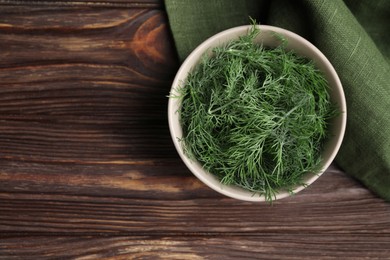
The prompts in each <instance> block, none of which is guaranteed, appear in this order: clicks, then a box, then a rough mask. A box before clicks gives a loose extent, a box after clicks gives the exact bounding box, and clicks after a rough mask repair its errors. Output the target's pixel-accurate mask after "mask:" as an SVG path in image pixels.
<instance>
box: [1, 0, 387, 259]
mask: <svg viewBox="0 0 390 260" xmlns="http://www.w3.org/2000/svg"><path fill="white" fill-rule="evenodd" d="M178 66H179V63H178V61H177V59H176V55H175V51H174V45H173V41H172V38H171V35H170V31H169V27H168V22H167V17H166V13H165V11H164V6H163V2H162V1H159V0H139V1H133V0H115V1H109V0H104V1H103V0H94V1H84V0H83V1H81V0H80V1H1V0H0V259H158V258H162V259H204V258H206V259H241V258H249V259H250V258H252V259H264V258H268V259H284V258H287V259H363V258H364V259H369V258H372V259H380V258H382V259H390V204H388V203H386V202H384V201H383V200H381V199H379V198H377V197H376V196H375V195H373V194H372V193H371V192H370V191H368V190H367V189H366V188H364V187H363V186H362V185H360V184H359V183H357V182H356V181H355V180H353V179H351V178H350V177H348V176H347V175H346V174H345V173H343V172H342V171H341V170H340V169H338V168H337V167H336V166H335V165H332V167H331V168H330V169H329V170H328V171H327V172H326V173H325V174H324V175H323V176H322V177H321V178H320V179H319V180H318V181H316V182H315V183H314V184H313V185H311V186H310V187H308V188H307V189H306V190H305V191H302V192H300V193H299V194H297V195H295V196H293V197H291V198H287V199H283V200H280V201H277V202H275V203H274V204H273V205H268V204H255V203H249V202H240V201H236V200H233V199H228V198H226V197H223V196H221V195H219V194H217V193H216V192H214V191H212V190H211V189H209V188H207V187H206V186H205V185H203V184H202V183H201V182H199V181H198V180H197V179H196V178H195V177H194V176H193V175H192V174H191V173H190V172H189V171H188V170H187V168H186V167H185V166H184V164H183V163H182V162H181V161H180V159H179V157H178V155H177V153H176V151H175V149H174V146H173V144H172V141H171V137H170V135H169V130H168V124H167V113H166V111H167V101H168V100H167V97H166V96H167V95H168V93H169V89H170V83H171V82H172V79H173V77H174V74H175V72H176V70H177V68H178Z"/></svg>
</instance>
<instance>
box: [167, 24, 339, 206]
mask: <svg viewBox="0 0 390 260" xmlns="http://www.w3.org/2000/svg"><path fill="white" fill-rule="evenodd" d="M250 28H251V26H250V25H248V26H240V27H235V28H232V29H229V30H226V31H223V32H221V33H219V34H216V35H215V36H213V37H211V38H209V39H208V40H206V41H205V42H203V43H202V44H201V45H199V46H198V47H197V48H196V49H195V50H194V51H193V52H192V53H191V54H190V55H189V56H188V58H187V59H186V60H185V61H184V63H183V64H182V66H181V67H180V69H179V71H178V72H177V74H176V77H175V79H174V81H173V84H172V89H171V94H175V90H176V89H177V87H178V86H180V84H182V82H184V81H185V79H186V77H187V75H188V73H189V72H190V71H191V70H192V69H193V68H194V67H195V66H196V65H197V64H198V63H199V62H200V60H201V57H202V56H203V55H204V53H207V52H211V50H212V49H213V48H214V47H217V46H221V45H224V44H225V43H226V42H229V41H231V40H234V39H237V38H238V37H239V36H241V35H245V34H247V32H248V30H249V29H250ZM277 34H278V35H283V37H284V38H285V39H286V40H287V45H286V49H287V50H294V51H295V52H296V53H297V54H299V55H301V56H304V57H307V58H309V59H311V60H313V61H314V63H315V65H316V67H317V68H318V69H320V70H321V71H322V72H323V74H324V75H325V77H326V79H327V80H328V83H329V85H330V96H331V100H332V102H333V103H334V104H336V105H337V106H338V108H339V110H340V111H341V113H340V115H339V116H337V117H336V118H334V119H333V120H332V121H331V122H330V128H329V131H330V134H331V137H330V138H329V139H328V140H327V142H326V143H325V146H324V151H323V154H322V163H321V170H320V171H319V172H318V173H315V174H313V173H308V174H306V175H305V176H304V179H303V181H304V183H306V186H307V185H309V184H311V183H312V182H314V181H315V180H316V179H317V178H318V177H319V176H320V175H321V174H322V173H323V172H324V171H325V170H326V169H327V168H328V167H329V165H330V164H331V162H332V161H333V159H334V158H335V156H336V154H337V151H338V150H339V148H340V145H341V142H342V139H343V137H344V132H345V126H346V103H345V97H344V92H343V88H342V86H341V82H340V80H339V78H338V76H337V73H336V71H335V70H334V68H333V66H332V65H331V63H330V62H329V61H328V59H327V58H326V57H325V56H324V55H323V54H322V53H321V52H320V51H319V50H318V49H317V48H316V47H315V46H314V45H312V44H311V43H310V42H308V41H307V40H305V39H304V38H302V37H300V36H299V35H297V34H295V33H292V32H290V31H287V30H284V29H281V28H278V27H273V26H266V25H260V34H259V35H258V37H257V38H256V40H255V41H256V43H259V44H263V45H264V46H267V47H271V48H272V47H276V46H278V45H280V44H281V41H280V37H278V35H277ZM179 109H180V100H179V99H177V98H170V99H169V104H168V120H169V128H170V132H171V136H172V139H173V142H174V145H175V147H176V150H177V151H178V153H179V155H180V157H181V158H182V160H183V161H184V163H185V164H186V166H187V167H188V168H189V169H190V170H191V172H192V173H193V174H194V175H195V176H196V177H198V178H199V179H200V180H201V181H202V182H203V183H205V184H206V185H207V186H209V187H210V188H212V189H214V190H216V191H217V192H220V193H222V194H224V195H226V196H229V197H232V198H235V199H239V200H245V201H265V198H264V197H263V196H260V195H258V194H254V193H253V192H251V191H247V190H244V189H242V188H240V187H237V186H228V185H223V184H221V183H220V180H219V179H218V178H216V177H215V176H214V175H213V174H211V173H209V172H207V171H205V170H204V169H203V168H202V165H201V164H200V163H198V162H196V161H193V160H191V159H189V158H188V157H187V156H186V155H185V154H184V152H183V147H182V143H180V141H179V139H180V138H181V137H182V135H183V132H182V128H181V126H180V122H179V113H178V110H179ZM306 186H297V187H295V188H294V189H293V192H294V193H296V192H299V191H301V190H302V189H304V188H305V187H306ZM289 195H291V194H290V193H289V192H288V191H284V190H280V191H279V192H278V194H277V195H276V198H275V199H281V198H284V197H287V196H289Z"/></svg>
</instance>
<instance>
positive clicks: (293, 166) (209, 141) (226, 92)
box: [179, 25, 336, 201]
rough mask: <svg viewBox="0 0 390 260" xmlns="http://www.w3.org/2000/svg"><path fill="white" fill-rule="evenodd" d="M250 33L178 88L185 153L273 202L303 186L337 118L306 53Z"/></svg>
mask: <svg viewBox="0 0 390 260" xmlns="http://www.w3.org/2000/svg"><path fill="white" fill-rule="evenodd" d="M259 33H260V31H259V29H258V27H256V26H255V25H253V26H252V27H251V29H250V30H249V31H248V34H247V35H245V36H242V37H240V38H239V39H237V40H234V41H231V42H230V43H228V44H227V45H225V46H223V47H217V48H214V49H213V50H212V55H209V56H205V57H203V60H202V62H200V63H199V64H198V65H197V66H196V67H195V68H194V70H193V71H192V72H191V73H190V74H189V75H188V78H187V79H186V81H185V82H183V85H182V86H180V88H179V94H180V95H179V97H180V98H181V99H182V103H181V108H180V111H179V113H180V123H181V125H182V129H183V138H182V142H183V147H184V149H185V153H186V154H187V155H188V156H190V157H191V158H193V159H196V160H197V161H199V162H200V163H201V164H202V165H203V167H204V169H206V170H207V171H209V172H210V173H212V174H214V175H216V176H217V177H218V178H219V179H220V180H221V182H222V183H223V184H227V185H237V186H240V187H242V188H244V189H247V190H249V191H252V192H254V193H258V194H260V195H263V196H264V197H265V198H266V200H268V201H272V200H273V199H274V198H275V195H276V194H277V192H278V190H280V189H285V190H290V191H291V190H292V189H293V187H294V186H296V185H304V183H303V180H302V177H303V175H304V174H306V173H310V172H315V171H316V170H317V169H318V167H319V163H320V161H321V156H320V154H321V150H322V146H323V143H324V140H325V138H326V133H327V122H328V120H329V119H330V118H331V117H333V116H335V114H336V109H335V108H334V106H332V104H331V102H330V97H329V93H328V84H327V81H326V79H325V78H324V76H323V75H322V74H321V73H320V71H319V70H318V69H317V68H316V67H315V66H314V64H313V63H312V62H311V61H309V60H308V59H306V58H303V57H300V56H299V55H297V54H296V53H294V52H293V51H286V50H285V48H284V45H285V44H283V42H282V44H281V45H280V46H279V47H276V48H273V49H270V48H266V47H263V46H262V45H259V44H255V43H254V39H255V37H256V36H257V35H258V34H259Z"/></svg>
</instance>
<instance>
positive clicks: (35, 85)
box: [0, 7, 177, 174]
mask: <svg viewBox="0 0 390 260" xmlns="http://www.w3.org/2000/svg"><path fill="white" fill-rule="evenodd" d="M25 9H26V10H28V8H26V7H25ZM65 9H66V8H65ZM0 13H1V9H0ZM0 17H2V18H1V19H2V22H1V25H0V50H2V51H0V82H1V83H0V120H1V122H2V124H1V125H0V131H1V133H2V134H1V136H0V159H2V161H0V163H2V164H3V168H2V170H1V171H0V173H1V174H6V173H7V171H12V169H13V167H15V163H16V162H32V163H34V165H33V166H32V167H31V168H32V169H34V168H35V169H39V168H40V167H41V168H42V169H45V168H47V163H54V162H56V163H60V164H61V163H80V164H83V165H84V164H88V163H90V162H94V163H95V162H99V163H113V164H115V163H118V162H124V163H128V164H135V162H138V161H140V163H141V164H142V163H143V161H150V160H151V159H153V158H161V157H169V158H172V157H175V156H176V154H175V151H174V150H173V149H172V148H173V146H172V143H171V139H170V136H169V131H168V125H167V115H166V112H165V111H166V104H167V97H166V95H168V93H169V88H170V82H171V80H172V77H173V74H174V72H175V70H176V68H177V60H176V59H175V53H174V50H173V46H172V44H171V39H170V38H169V30H168V28H167V26H166V17H165V14H164V13H163V12H162V11H158V10H148V9H125V10H122V9H109V10H105V9H96V8H81V9H77V10H76V11H75V10H72V11H71V12H68V11H67V9H66V10H65V11H64V10H62V9H61V8H57V11H56V12H54V13H53V12H51V10H46V9H39V11H37V10H35V12H31V13H26V12H18V11H14V12H13V11H7V12H5V15H3V16H0ZM27 39H28V40H27ZM32 50H33V51H32ZM9 161H11V162H9ZM7 163H8V165H11V166H10V167H9V169H8V170H6V167H7V166H6V164H7ZM37 163H39V166H37ZM17 167H18V168H19V169H20V167H22V165H18V166H17ZM26 168H28V166H26ZM48 168H50V167H48ZM74 169H76V168H74ZM57 172H60V170H58V171H57Z"/></svg>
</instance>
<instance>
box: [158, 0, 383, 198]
mask: <svg viewBox="0 0 390 260" xmlns="http://www.w3.org/2000/svg"><path fill="white" fill-rule="evenodd" d="M165 5H166V10H167V13H168V18H169V23H170V27H171V30H172V33H173V37H174V40H175V44H176V48H177V52H178V55H179V57H180V59H181V60H184V59H185V58H186V57H187V56H188V54H189V53H190V52H191V51H192V50H193V49H194V48H195V47H196V46H197V45H199V44H200V43H201V42H202V41H204V40H205V39H206V38H208V37H210V36H212V35H214V34H215V33H218V32H220V31H222V30H224V29H227V28H231V27H234V26H239V25H243V24H249V18H248V16H251V17H253V18H256V19H257V21H260V22H261V23H263V24H270V25H275V26H279V27H282V28H286V29H288V30H291V31H294V32H296V33H298V34H300V35H301V36H303V37H305V38H306V39H308V40H309V41H311V42H312V43H313V44H314V45H316V46H317V47H318V48H319V49H320V50H321V51H322V52H323V53H324V54H325V55H326V56H327V58H328V59H329V60H330V61H331V63H332V64H333V66H334V67H335V69H336V71H337V73H338V75H339V77H340V79H341V82H342V84H343V87H344V91H345V95H346V99H347V111H348V112H347V113H348V114H347V115H348V116H347V117H348V119H347V130H346V134H345V137H344V141H343V144H342V146H341V149H340V151H339V153H338V155H337V158H336V162H337V163H338V165H339V166H340V167H341V168H342V169H343V170H344V171H345V172H346V173H347V174H349V175H351V176H354V177H355V178H357V179H358V180H360V181H361V182H362V183H363V184H365V185H366V186H367V187H368V188H369V189H371V190H372V191H373V192H375V193H376V194H378V195H379V196H381V197H382V198H384V199H385V200H388V201H390V65H389V55H390V48H389V43H390V38H389V37H390V34H389V25H390V20H389V19H390V1H388V0H376V1H372V0H348V1H347V0H346V1H342V0H295V1H291V0H272V1H269V0H245V1H235V0H214V1H213V0H197V1H193V0H192V1H191V0H165Z"/></svg>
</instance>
